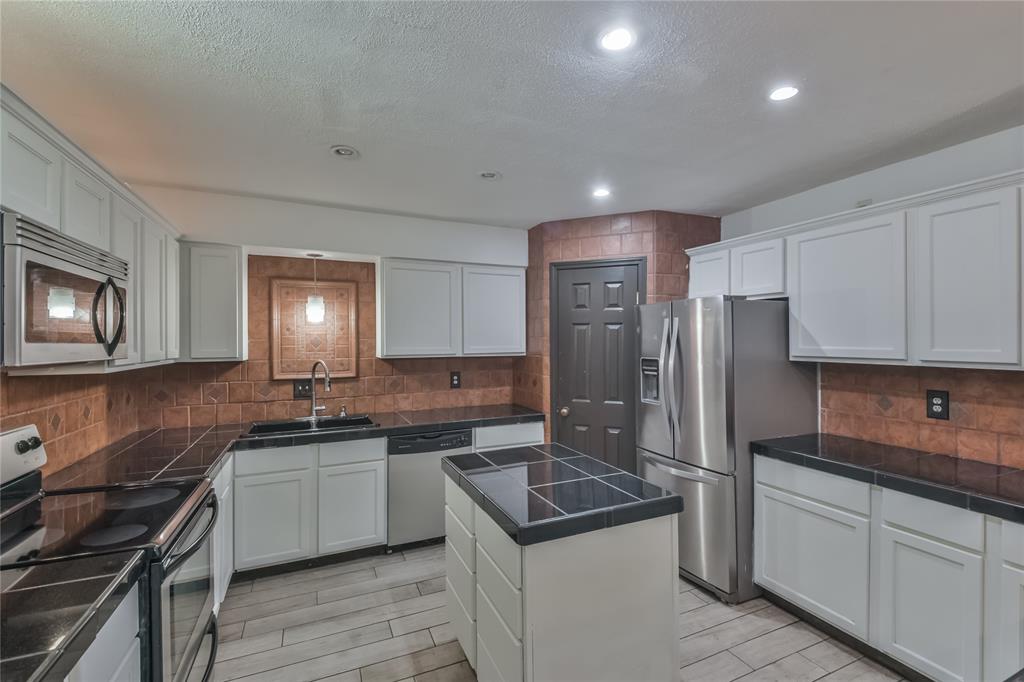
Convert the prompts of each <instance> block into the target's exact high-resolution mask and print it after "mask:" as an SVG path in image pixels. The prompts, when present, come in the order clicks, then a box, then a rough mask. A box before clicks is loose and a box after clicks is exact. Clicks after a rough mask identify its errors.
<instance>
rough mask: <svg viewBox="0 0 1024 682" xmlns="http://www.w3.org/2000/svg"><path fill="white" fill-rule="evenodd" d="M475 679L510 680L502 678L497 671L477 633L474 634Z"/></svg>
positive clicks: (482, 680)
mask: <svg viewBox="0 0 1024 682" xmlns="http://www.w3.org/2000/svg"><path fill="white" fill-rule="evenodd" d="M476 679H477V682H511V681H510V680H505V679H503V678H502V676H501V673H500V672H498V666H497V664H495V662H494V659H493V658H491V655H490V654H489V653H487V646H486V645H485V644H484V643H483V642H481V641H480V635H479V633H478V634H477V636H476ZM515 682H519V681H518V680H515Z"/></svg>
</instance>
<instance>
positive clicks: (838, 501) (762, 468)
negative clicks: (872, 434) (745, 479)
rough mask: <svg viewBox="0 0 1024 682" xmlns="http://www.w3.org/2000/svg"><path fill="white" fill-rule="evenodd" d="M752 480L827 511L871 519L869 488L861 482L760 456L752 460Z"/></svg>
mask: <svg viewBox="0 0 1024 682" xmlns="http://www.w3.org/2000/svg"><path fill="white" fill-rule="evenodd" d="M754 476H755V479H756V480H757V482H758V483H764V484H765V485H770V486H772V487H775V488H780V489H782V490H785V491H787V492H790V493H794V494H796V495H800V496H802V497H806V498H808V499H811V500H818V501H820V502H823V503H824V504H827V505H829V506H831V507H838V508H841V509H848V510H850V511H853V512H857V513H858V514H862V515H864V516H870V515H871V486H870V485H869V484H867V483H864V482H862V481H854V480H851V479H848V478H843V477H841V476H834V475H832V474H826V473H823V472H821V471H815V470H814V469H808V468H807V467H802V466H799V465H796V464H789V463H787V462H780V461H779V460H777V459H770V458H768V457H761V456H757V457H755V458H754Z"/></svg>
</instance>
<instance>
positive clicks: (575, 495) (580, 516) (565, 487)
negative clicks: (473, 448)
mask: <svg viewBox="0 0 1024 682" xmlns="http://www.w3.org/2000/svg"><path fill="white" fill-rule="evenodd" d="M441 466H442V468H443V469H444V472H445V474H446V475H447V476H448V477H449V478H451V479H452V481H453V482H455V483H456V484H457V485H458V486H459V487H460V488H461V489H462V490H463V491H465V492H466V494H467V495H469V497H470V498H471V499H472V500H473V501H474V502H476V504H477V505H479V506H480V508H481V509H483V510H484V511H485V512H486V513H487V515H488V516H490V517H491V518H492V519H493V520H494V521H495V523H497V524H498V526H499V527H501V528H502V529H503V530H504V531H505V532H506V533H507V534H508V535H509V537H511V538H512V539H513V540H514V541H515V542H516V543H517V544H519V545H531V544H535V543H538V542H546V541H548V540H555V539H558V538H564V537H568V536H571V535H578V534H580V533H587V532H590V531H594V530H600V529H602V528H610V527H612V526H620V525H624V524H627V523H635V522H637V521H644V520H647V519H653V518H657V517H659V516H667V515H669V514H677V513H679V512H681V511H682V510H683V498H681V497H680V496H679V495H676V494H673V493H669V492H667V491H665V490H663V489H661V488H659V487H658V486H656V485H653V484H651V483H648V482H647V481H645V480H643V479H641V478H638V477H637V476H634V475H632V474H630V473H627V472H625V471H623V470H621V469H617V468H615V467H613V466H611V465H609V464H606V463H604V462H601V461H599V460H597V459H594V458H593V457H589V456H587V455H584V454H583V453H582V452H577V451H576V450H572V449H570V448H568V447H566V446H564V445H560V444H557V443H551V444H548V445H537V446H528V447H515V448H506V449H501V450H492V451H489V452H482V453H471V454H464V455H453V456H450V457H445V458H444V459H443V460H441Z"/></svg>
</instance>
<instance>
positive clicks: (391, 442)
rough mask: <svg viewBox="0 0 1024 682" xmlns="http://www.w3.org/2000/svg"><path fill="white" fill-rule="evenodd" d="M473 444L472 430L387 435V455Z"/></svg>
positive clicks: (450, 448)
mask: <svg viewBox="0 0 1024 682" xmlns="http://www.w3.org/2000/svg"><path fill="white" fill-rule="evenodd" d="M472 445H473V431H472V430H470V429H465V430H463V431H440V432H434V433H415V434H410V435H407V436H405V435H403V436H389V437H388V454H389V455H410V454H413V453H417V452H438V451H440V450H456V449H459V448H468V447H471V446H472Z"/></svg>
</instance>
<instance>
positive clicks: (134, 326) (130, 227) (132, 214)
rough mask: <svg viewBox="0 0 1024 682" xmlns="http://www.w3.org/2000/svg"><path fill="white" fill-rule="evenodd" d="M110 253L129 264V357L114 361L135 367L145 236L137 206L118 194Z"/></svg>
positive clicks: (138, 335) (138, 348) (112, 222)
mask: <svg viewBox="0 0 1024 682" xmlns="http://www.w3.org/2000/svg"><path fill="white" fill-rule="evenodd" d="M110 215H111V217H110V252H111V253H113V254H114V255H115V256H118V257H119V258H123V259H125V260H126V261H128V307H127V310H126V315H127V317H128V322H127V325H126V326H125V335H126V343H127V344H128V355H127V357H125V358H124V359H123V360H114V364H116V365H134V364H135V363H137V362H139V350H140V347H141V340H140V331H139V330H140V328H141V326H140V325H139V311H140V306H139V295H140V294H141V293H142V288H141V287H140V286H139V280H140V278H141V272H140V271H141V267H140V266H141V261H140V254H139V242H140V239H141V235H142V212H141V211H139V209H137V208H135V207H134V206H133V205H131V204H130V203H128V202H127V201H125V200H124V199H122V198H121V197H119V196H117V195H114V199H113V204H112V206H111V212H110Z"/></svg>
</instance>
